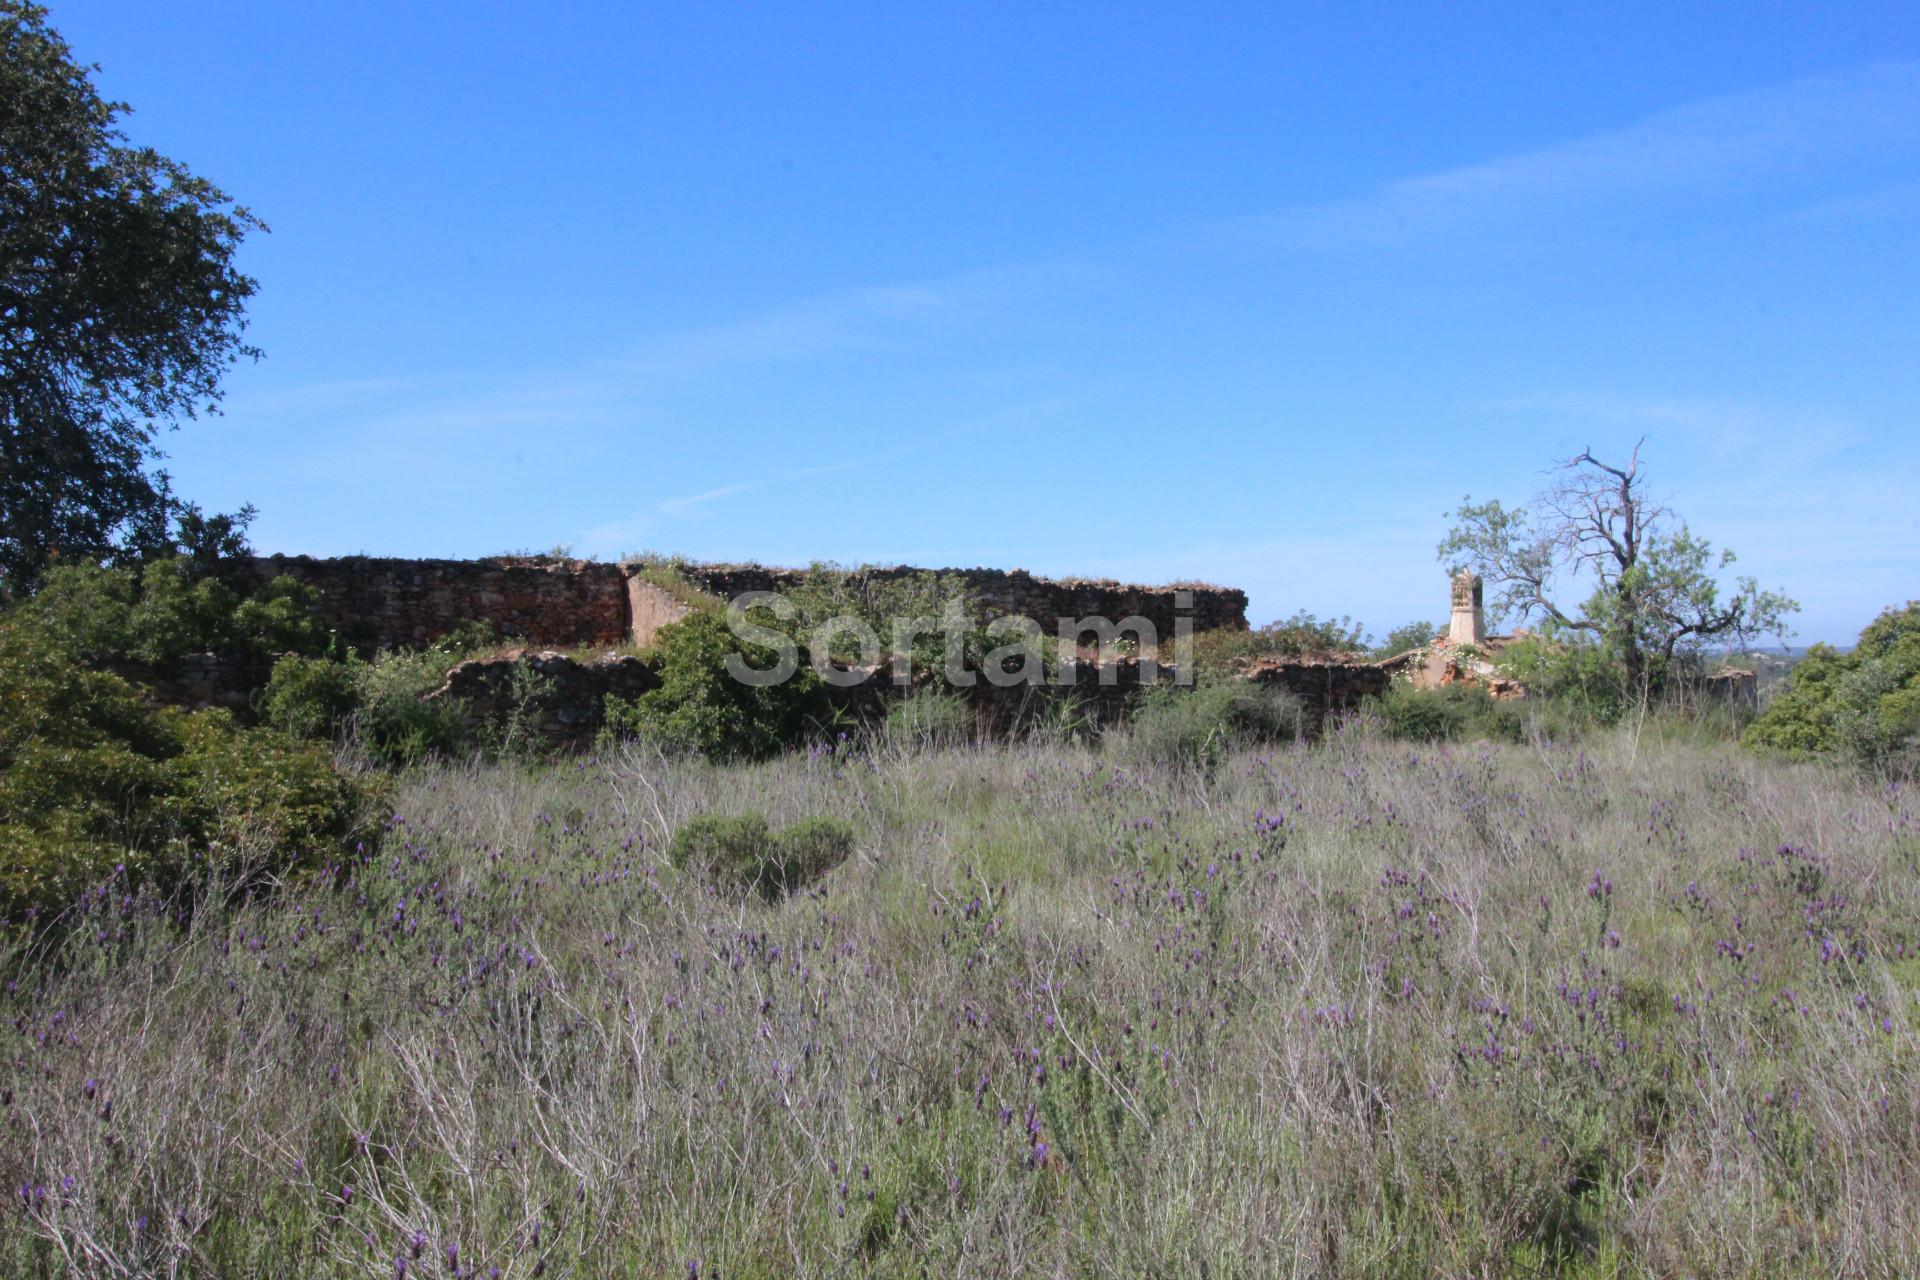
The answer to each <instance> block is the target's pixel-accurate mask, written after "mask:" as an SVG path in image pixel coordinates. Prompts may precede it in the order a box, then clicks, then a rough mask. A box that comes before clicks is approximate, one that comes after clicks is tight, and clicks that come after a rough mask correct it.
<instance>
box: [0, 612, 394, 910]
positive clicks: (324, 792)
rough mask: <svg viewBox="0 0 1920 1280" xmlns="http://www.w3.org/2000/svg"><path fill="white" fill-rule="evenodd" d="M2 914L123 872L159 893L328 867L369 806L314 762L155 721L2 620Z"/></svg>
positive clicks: (185, 719)
mask: <svg viewBox="0 0 1920 1280" xmlns="http://www.w3.org/2000/svg"><path fill="white" fill-rule="evenodd" d="M0 707H4V708H5V712H6V714H5V716H4V719H0V848H4V849H5V850H6V856H5V857H4V858H0V910H8V911H10V910H13V909H16V908H18V907H20V906H23V905H43V906H44V905H59V904H61V903H64V902H65V901H67V900H69V899H70V898H71V897H72V896H73V895H74V894H76V893H77V892H79V891H81V890H83V889H85V888H87V887H88V886H90V885H92V884H94V883H96V882H97V881H99V880H100V879H101V878H102V877H103V876H105V875H107V874H109V873H112V872H114V870H115V868H116V867H121V866H124V867H125V868H126V871H127V873H128V874H129V875H132V876H134V877H137V878H144V879H148V880H151V881H155V882H158V883H160V884H161V885H162V886H163V887H166V886H170V885H172V884H175V883H177V882H179V881H181V880H182V879H184V878H187V877H191V876H198V875H207V874H211V875H217V876H227V875H231V874H235V873H238V872H239V871H241V870H243V869H246V868H251V869H254V870H261V871H270V870H279V869H284V868H286V867H290V866H295V865H299V864H300V863H302V862H306V861H308V860H312V859H317V858H325V857H329V856H336V855H338V854H339V853H340V852H341V849H342V846H343V842H344V841H346V840H347V839H349V838H350V837H351V836H352V835H353V833H354V832H355V830H356V826H357V824H358V822H359V821H360V820H361V819H362V818H363V817H364V816H366V815H367V814H368V813H369V812H370V809H369V806H370V804H371V803H372V801H373V800H374V799H375V798H376V790H377V788H375V787H374V786H373V785H372V784H368V783H365V782H363V781H358V780H355V779H353V778H351V777H349V776H347V775H345V774H343V773H341V772H340V771H338V770H337V769H336V768H335V767H334V764H333V760H332V757H331V755H330V754H329V753H328V752H327V751H326V750H325V749H323V748H320V747H316V746H312V745H309V744H306V743H300V742H296V741H294V740H293V739H291V738H289V737H287V736H286V735H284V734H281V733H278V732H276V731H274V730H271V729H244V728H241V727H240V726H238V725H236V724H235V723H234V720H233V718H232V717H231V716H229V715H228V714H227V713H226V712H224V711H196V712H185V711H180V710H176V709H174V708H170V707H155V706H153V705H152V704H151V703H150V702H149V701H148V700H147V699H146V698H145V697H143V696H142V694H141V691H140V690H139V689H138V688H136V687H135V686H133V685H131V684H129V683H127V682H126V681H125V680H122V679H120V678H119V677H117V676H113V675H109V674H107V673H104V672H100V671H94V670H89V669H88V668H87V667H85V666H84V665H82V663H81V662H80V661H79V659H78V657H77V655H75V654H74V653H73V652H72V650H70V649H69V648H67V647H66V645H64V644H63V643H62V642H61V639H60V637H59V636H58V635H56V634H55V633H54V632H53V631H52V630H50V629H49V628H48V627H46V626H44V625H42V624H41V623H40V622H39V621H38V620H37V619H35V618H33V617H32V616H30V615H28V614H26V613H24V612H22V611H21V610H18V609H14V610H9V611H7V612H6V613H5V614H4V615H0Z"/></svg>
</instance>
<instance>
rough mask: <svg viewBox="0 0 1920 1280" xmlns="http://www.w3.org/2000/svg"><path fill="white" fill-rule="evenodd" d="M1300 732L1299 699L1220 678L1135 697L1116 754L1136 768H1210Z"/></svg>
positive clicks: (1302, 726)
mask: <svg viewBox="0 0 1920 1280" xmlns="http://www.w3.org/2000/svg"><path fill="white" fill-rule="evenodd" d="M1306 728H1307V724H1306V718H1305V715H1304V714H1303V712H1302V709H1301V706H1300V702H1299V699H1297V698H1295V697H1293V696H1292V695H1291V694H1288V693H1286V692H1284V691H1282V690H1278V689H1271V688H1268V687H1266V686H1264V685H1256V684H1250V683H1247V682H1244V681H1226V680H1220V681H1209V682H1207V683H1204V684H1201V685H1199V686H1197V687H1196V688H1194V689H1191V690H1185V689H1177V688H1170V687H1164V686H1163V687H1161V688H1157V689H1152V690H1149V691H1148V692H1146V693H1145V694H1143V695H1141V698H1140V701H1139V703H1138V705H1137V706H1136V707H1135V708H1134V711H1133V715H1132V716H1131V718H1130V723H1129V726H1128V732H1127V733H1126V734H1125V735H1124V736H1121V737H1120V738H1119V739H1118V742H1119V746H1118V747H1117V750H1119V751H1120V753H1121V755H1122V758H1124V759H1126V760H1128V761H1130V762H1132V763H1133V764H1134V765H1136V766H1149V767H1152V766H1159V767H1182V766H1185V767H1199V768H1211V767H1213V766H1214V765H1217V764H1218V763H1219V762H1220V760H1221V759H1223V758H1224V757H1225V756H1226V755H1227V753H1228V752H1230V751H1234V750H1236V749H1240V748H1246V747H1253V746H1261V745H1269V744H1283V743H1291V742H1294V741H1297V740H1298V739H1299V738H1300V737H1301V736H1302V735H1303V734H1304V733H1305V731H1306Z"/></svg>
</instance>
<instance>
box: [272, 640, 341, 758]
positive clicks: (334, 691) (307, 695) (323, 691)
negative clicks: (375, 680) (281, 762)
mask: <svg viewBox="0 0 1920 1280" xmlns="http://www.w3.org/2000/svg"><path fill="white" fill-rule="evenodd" d="M362 665H363V664H361V663H360V662H359V660H358V659H354V658H351V657H349V658H348V659H346V660H345V661H333V660H331V659H327V658H303V657H300V656H299V655H298V654H288V655H287V656H286V657H284V658H281V659H280V660H279V661H278V662H276V663H274V664H273V674H272V675H271V676H269V677H268V678H267V686H266V688H265V689H264V690H263V691H262V692H261V695H260V717H261V719H262V720H264V721H265V722H266V723H268V724H270V725H273V726H274V727H275V728H278V729H280V730H282V731H283V732H286V733H289V734H292V735H293V736H294V737H296V738H331V737H334V736H335V735H337V734H338V733H339V732H340V730H341V728H342V727H344V726H345V725H346V723H347V721H348V719H349V718H350V717H351V716H352V715H353V712H354V709H355V708H356V707H358V706H359V705H360V684H359V669H360V667H361V666H362Z"/></svg>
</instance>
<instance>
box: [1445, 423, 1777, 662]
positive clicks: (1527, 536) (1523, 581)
mask: <svg viewBox="0 0 1920 1280" xmlns="http://www.w3.org/2000/svg"><path fill="white" fill-rule="evenodd" d="M1553 474H1554V481H1553V483H1552V484H1551V485H1549V486H1548V488H1547V489H1546V490H1545V491H1544V492H1543V493H1541V494H1539V495H1538V496H1536V497H1535V498H1534V499H1533V501H1532V502H1531V503H1529V504H1527V505H1525V506H1514V507H1509V506H1503V505H1502V504H1501V503H1500V502H1499V501H1497V500H1496V501H1490V502H1481V503H1476V502H1474V501H1473V500H1472V499H1471V498H1467V499H1464V500H1463V501H1462V502H1461V505H1460V508H1459V510H1457V511H1455V512H1454V519H1455V521H1456V523H1455V524H1454V525H1453V527H1452V528H1451V529H1450V530H1449V531H1448V533H1447V536H1446V539H1445V540H1444V541H1442V542H1441V543H1440V547H1439V555H1440V559H1441V560H1443V561H1446V562H1447V563H1448V564H1449V566H1450V567H1451V568H1452V569H1454V570H1455V571H1458V570H1460V569H1470V570H1472V571H1474V572H1476V573H1478V574H1479V575H1480V576H1481V578H1482V579H1483V580H1484V581H1485V583H1486V584H1487V586H1488V588H1489V589H1490V600H1489V607H1490V611H1491V612H1492V613H1493V615H1494V617H1495V618H1496V619H1498V618H1500V617H1503V616H1508V615H1511V616H1515V617H1517V618H1519V619H1520V620H1521V621H1523V622H1524V621H1529V620H1533V621H1537V622H1540V623H1543V624H1544V625H1545V627H1546V629H1548V630H1549V631H1557V632H1560V633H1562V634H1568V633H1570V634H1572V635H1574V636H1584V637H1586V638H1588V639H1590V640H1591V641H1593V642H1595V643H1596V644H1598V645H1599V646H1601V648H1602V649H1603V651H1604V652H1605V653H1606V654H1607V656H1608V657H1609V658H1611V659H1612V660H1613V662H1614V663H1615V664H1616V665H1617V668H1618V671H1619V674H1620V676H1621V677H1622V681H1623V683H1624V686H1625V689H1626V691H1627V692H1628V693H1629V694H1630V695H1631V696H1634V697H1644V696H1646V695H1647V694H1648V693H1650V692H1652V691H1654V690H1656V689H1658V688H1659V686H1660V685H1661V683H1662V682H1663V681H1664V680H1665V678H1666V676H1667V674H1668V673H1669V672H1670V671H1671V670H1672V668H1673V664H1674V660H1675V658H1676V657H1680V656H1685V655H1689V654H1691V653H1694V652H1697V651H1698V650H1699V649H1700V648H1702V647H1704V646H1705V645H1707V644H1708V643H1710V642H1718V643H1722V644H1732V645H1741V644H1746V643H1748V642H1750V641H1752V640H1754V639H1756V638H1758V637H1760V636H1766V635H1777V636H1784V635H1786V634H1787V629H1786V623H1785V619H1786V617H1787V615H1788V614H1791V613H1794V612H1797V611H1798V609H1799V607H1800V606H1799V605H1798V604H1796V603H1795V602H1794V601H1793V600H1791V599H1789V598H1787V597H1786V596H1784V595H1781V594H1779V593H1778V592H1774V591H1763V590H1761V589H1760V586H1759V584H1758V583H1756V582H1755V581H1754V579H1752V578H1750V577H1739V578H1734V579H1733V580H1732V581H1731V583H1730V584H1724V585H1723V583H1722V582H1721V580H1720V574H1721V572H1722V571H1723V570H1725V569H1726V568H1727V566H1729V565H1731V564H1732V563H1733V562H1734V555H1733V553H1732V552H1731V551H1724V550H1723V551H1719V552H1715V550H1714V548H1713V545H1712V544H1711V543H1709V542H1708V541H1707V540H1706V539H1705V538H1702V537H1699V536H1697V535H1695V534H1694V533H1693V531H1692V530H1690V529H1689V528H1688V527H1687V524H1686V522H1685V521H1684V520H1682V519H1681V518H1680V517H1679V516H1678V515H1676V514H1675V513H1674V511H1673V509H1672V508H1670V507H1668V506H1666V505H1665V504H1664V503H1661V502H1659V501H1657V500H1655V499H1652V498H1650V497H1649V496H1648V494H1647V491H1646V487H1645V485H1646V475H1645V472H1644V471H1643V470H1642V466H1641V461H1640V446H1639V445H1635V446H1634V449H1633V453H1632V455H1631V456H1630V457H1629V458H1628V459H1627V460H1626V462H1625V463H1624V464H1620V465H1615V464H1613V463H1609V462H1603V461H1601V460H1600V459H1599V458H1596V457H1594V456H1593V452H1592V451H1591V450H1583V451H1582V452H1581V453H1580V455H1579V456H1578V457H1575V458H1570V459H1568V460H1567V461H1565V462H1563V463H1561V464H1560V465H1559V466H1558V467H1556V468H1555V470H1554V473H1553ZM1569 579H1571V580H1573V581H1574V582H1575V583H1578V584H1580V585H1582V586H1584V587H1586V588H1590V593H1589V594H1588V595H1587V597H1586V599H1585V600H1584V601H1583V602H1581V603H1580V604H1577V605H1575V604H1573V603H1571V602H1570V601H1568V600H1567V599H1566V598H1565V597H1564V596H1563V595H1562V592H1563V590H1565V589H1566V586H1567V584H1568V580H1569Z"/></svg>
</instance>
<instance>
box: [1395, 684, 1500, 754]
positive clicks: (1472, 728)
mask: <svg viewBox="0 0 1920 1280" xmlns="http://www.w3.org/2000/svg"><path fill="white" fill-rule="evenodd" d="M1375 708H1376V710H1377V711H1378V713H1379V716H1380V723H1381V725H1382V727H1383V728H1384V729H1385V730H1386V733H1387V736H1388V737H1391V738H1398V739H1401V740H1403V741H1407V742H1454V741H1459V740H1462V739H1467V738H1481V739H1486V740H1489V741H1493V742H1522V741H1524V740H1525V739H1526V728H1527V712H1526V709H1525V708H1524V707H1523V706H1522V705H1521V704H1520V703H1517V702H1502V701H1498V700H1496V699H1495V698H1493V697H1492V696H1490V695H1489V694H1488V693H1487V691H1486V690H1485V689H1482V688H1481V687H1480V686H1478V685H1471V684H1451V685H1443V686H1441V687H1440V688H1438V689H1416V688H1413V687H1412V686H1411V685H1407V684H1402V683H1397V682H1396V683H1395V684H1394V686H1393V687H1392V688H1391V689H1389V690H1388V691H1387V692H1386V694H1384V695H1383V696H1382V697H1380V698H1379V699H1378V700H1377V701H1376V703H1375Z"/></svg>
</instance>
